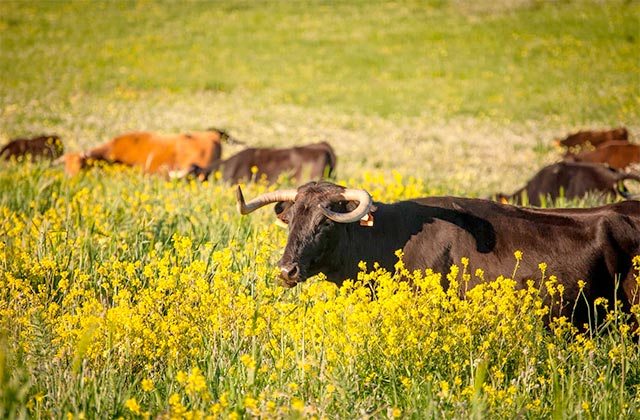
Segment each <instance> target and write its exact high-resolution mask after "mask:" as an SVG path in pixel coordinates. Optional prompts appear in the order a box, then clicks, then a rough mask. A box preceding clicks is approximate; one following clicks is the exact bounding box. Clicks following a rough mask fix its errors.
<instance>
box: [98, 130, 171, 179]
mask: <svg viewBox="0 0 640 420" xmlns="http://www.w3.org/2000/svg"><path fill="white" fill-rule="evenodd" d="M177 141H178V138H177V137H174V136H159V135H154V134H153V133H147V132H140V133H130V134H125V135H122V136H119V137H116V138H114V139H113V140H112V141H111V144H110V150H109V151H108V155H107V159H108V160H110V161H114V162H119V163H123V164H126V165H130V166H138V167H141V168H142V169H144V171H145V172H150V173H153V172H158V171H159V170H161V169H174V167H175V162H176V143H177Z"/></svg>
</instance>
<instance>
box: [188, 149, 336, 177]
mask: <svg viewBox="0 0 640 420" xmlns="http://www.w3.org/2000/svg"><path fill="white" fill-rule="evenodd" d="M335 166H336V155H335V153H334V151H333V148H332V147H331V145H330V144H329V143H327V142H322V143H315V144H308V145H306V146H298V147H291V148H286V149H271V148H266V149H260V148H249V149H245V150H243V151H241V152H239V153H237V154H235V155H233V156H231V157H230V158H229V159H226V160H221V161H217V162H214V163H213V164H212V165H210V166H209V167H207V168H198V167H196V166H194V167H193V168H192V171H191V174H192V175H194V176H196V177H198V178H200V179H207V178H208V177H209V175H210V174H211V173H212V172H215V171H217V170H221V171H222V178H223V179H224V180H225V181H228V182H231V183H237V182H240V181H242V180H245V181H248V180H251V179H254V178H255V179H260V178H261V177H262V176H263V175H264V176H265V177H266V179H267V181H269V182H274V181H276V180H277V179H278V176H280V175H281V174H283V173H289V174H291V178H292V179H294V180H296V181H300V180H301V179H307V180H308V179H321V178H323V177H324V176H327V177H329V176H331V175H332V173H333V171H334V169H335ZM252 168H257V172H256V173H255V174H254V173H253V172H252Z"/></svg>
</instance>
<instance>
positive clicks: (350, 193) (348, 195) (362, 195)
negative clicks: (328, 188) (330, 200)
mask: <svg viewBox="0 0 640 420" xmlns="http://www.w3.org/2000/svg"><path fill="white" fill-rule="evenodd" d="M340 195H341V196H342V197H343V198H344V199H345V200H347V201H352V200H353V201H357V202H358V203H359V204H358V207H356V208H355V210H353V211H350V212H349V213H337V212H335V211H331V210H329V209H328V208H326V207H323V206H322V205H321V206H320V210H321V211H322V213H323V214H324V215H325V216H327V217H328V218H329V219H331V220H333V221H334V222H338V223H353V222H357V221H358V220H360V219H362V218H363V217H364V216H365V215H366V214H367V213H369V210H370V208H371V204H372V200H371V196H370V195H369V193H368V192H366V191H365V190H355V189H351V188H347V189H345V190H344V192H343V193H342V194H340Z"/></svg>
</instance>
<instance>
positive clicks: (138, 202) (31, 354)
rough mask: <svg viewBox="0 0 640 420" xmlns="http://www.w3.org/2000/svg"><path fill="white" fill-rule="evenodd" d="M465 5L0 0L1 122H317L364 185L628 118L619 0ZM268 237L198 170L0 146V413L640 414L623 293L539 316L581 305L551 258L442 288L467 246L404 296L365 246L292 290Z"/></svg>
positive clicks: (460, 188)
mask: <svg viewBox="0 0 640 420" xmlns="http://www.w3.org/2000/svg"><path fill="white" fill-rule="evenodd" d="M481 3H482V2H474V1H470V0H469V1H467V0H451V1H445V0H438V1H436V0H434V1H425V2H398V3H393V2H358V1H356V2H330V3H327V2H305V3H302V2H268V3H267V2H264V3H262V2H244V1H228V2H220V3H207V2H193V3H188V4H178V3H173V2H143V1H141V2H113V3H107V2H105V3H90V2H69V3H58V2H42V3H39V2H30V3H23V2H2V3H0V74H2V77H0V138H1V139H2V140H7V139H8V138H10V137H15V136H18V135H24V134H39V133H40V132H56V133H58V134H60V135H61V137H62V139H63V141H64V142H65V145H66V146H67V149H68V150H79V149H81V148H83V147H87V146H90V145H95V144H97V143H99V142H102V141H105V140H107V139H109V138H110V137H112V136H114V135H115V134H118V133H120V132H123V131H127V130H134V129H149V130H158V131H185V130H189V129H202V128H206V127H209V126H219V127H223V128H226V129H227V130H229V131H230V132H231V133H232V134H233V135H234V136H235V137H237V138H239V139H241V140H244V141H245V142H247V143H248V144H250V145H261V146H266V145H292V144H300V143H305V142H313V141H319V140H326V141H329V142H330V143H331V144H332V145H334V147H335V149H336V151H337V154H338V159H339V160H338V181H339V182H341V183H343V184H345V185H348V186H354V187H358V188H365V189H367V190H368V191H369V192H370V193H371V194H372V195H373V197H374V199H376V200H380V201H394V200H399V199H404V198H411V197H417V196H424V195H434V194H457V195H465V196H487V195H489V194H491V193H493V192H497V191H505V192H511V191H513V190H515V189H516V187H518V186H519V185H521V184H523V183H524V182H525V181H526V179H527V178H528V177H529V175H531V174H533V173H534V172H535V171H536V170H537V169H539V168H540V166H541V165H543V164H546V163H550V162H552V161H553V160H555V159H556V158H557V156H558V151H557V150H555V149H554V148H553V146H552V145H551V141H552V140H553V139H554V138H557V137H559V136H562V135H564V134H566V132H568V131H571V130H574V129H576V128H582V127H602V126H609V125H626V126H627V127H629V129H630V130H631V132H632V133H636V134H635V138H636V139H637V138H638V137H637V133H638V132H640V102H639V100H638V98H640V92H639V90H640V87H639V84H638V77H639V68H638V62H637V57H638V56H640V40H639V39H638V37H639V35H638V28H639V27H640V18H639V16H640V5H639V4H638V3H637V2H633V1H631V2H628V1H604V2H595V1H594V2H591V1H563V2H545V1H536V0H531V1H529V0H500V1H495V2H491V4H490V5H489V4H486V5H481ZM2 143H4V141H3V142H2ZM239 148H240V146H228V145H225V149H224V151H223V153H224V155H226V156H228V155H229V154H231V153H232V152H234V151H236V150H239ZM280 185H288V182H287V181H286V180H282V183H281V184H280ZM243 188H244V189H245V190H246V195H247V196H253V195H255V194H259V193H261V192H264V191H265V190H267V189H269V188H276V186H266V185H264V184H262V183H257V184H250V185H247V186H244V187H243ZM639 190H640V188H638V187H636V191H639ZM599 203H601V201H599V200H597V199H595V198H593V197H587V198H586V199H584V200H579V201H574V202H567V201H565V200H561V202H559V203H557V204H558V205H560V206H590V205H594V204H599ZM285 241H286V231H285V230H283V229H281V228H280V227H278V226H277V225H276V224H275V223H274V217H273V213H272V212H271V211H270V210H266V209H265V210H260V211H258V212H255V213H253V214H252V215H251V216H248V217H240V216H239V215H238V214H237V212H236V210H235V200H234V195H233V188H232V186H229V185H225V184H223V183H221V182H217V181H215V180H212V181H211V182H205V183H196V182H182V181H171V182H168V181H166V180H163V179H159V178H154V177H149V176H143V175H142V174H140V173H139V172H138V171H136V170H133V169H127V168H120V167H112V168H94V169H92V170H89V171H87V172H85V173H83V174H81V175H79V176H77V177H74V178H67V177H65V176H64V174H63V173H62V171H61V169H60V168H57V167H50V166H49V165H47V164H46V163H40V164H27V163H24V162H8V163H4V162H3V163H2V164H0V417H3V418H4V417H25V418H26V417H30V418H33V417H35V418H40V417H46V418H49V417H54V418H61V417H64V416H69V418H82V417H120V416H122V417H125V418H134V417H135V418H138V417H156V416H160V417H176V418H202V417H206V416H213V417H214V418H218V417H230V418H240V417H251V416H263V417H268V418H272V417H289V418H298V417H312V416H313V417H318V418H323V417H325V418H356V417H369V416H373V417H376V418H381V417H382V418H395V417H413V418H433V417H436V418H452V417H455V418H469V417H474V418H485V417H492V418H496V417H499V418H513V417H526V418H540V417H554V418H562V417H570V418H634V417H638V416H639V415H640V348H639V347H638V344H637V341H634V340H633V337H632V336H633V333H634V332H633V331H631V330H630V327H629V324H628V323H627V322H626V321H627V319H628V318H629V317H630V316H635V317H637V316H639V315H640V308H638V307H635V308H634V309H633V312H634V313H633V314H623V313H620V312H619V311H615V310H614V311H612V312H610V313H609V314H608V315H606V316H604V317H603V318H602V319H599V322H598V325H593V326H592V328H591V329H587V330H583V331H578V330H576V328H575V327H573V326H572V325H571V322H570V321H571V320H570V319H564V318H563V319H557V320H552V319H550V318H549V311H548V309H547V308H545V307H544V306H543V305H542V303H541V298H542V296H544V295H547V294H551V295H552V296H554V297H555V298H556V300H557V304H567V305H573V304H574V303H573V302H564V301H563V300H562V287H560V286H559V285H558V283H557V279H556V278H555V277H554V273H549V272H547V271H546V266H545V264H544V261H539V262H538V261H536V263H540V266H539V267H540V273H539V276H538V277H537V278H533V279H531V284H530V287H529V288H528V289H527V290H514V289H513V282H512V280H511V278H512V277H513V276H514V274H515V273H516V272H517V268H518V263H519V261H521V260H522V259H526V258H527V255H526V253H525V254H521V253H519V252H518V251H519V250H513V251H514V256H513V269H514V271H512V272H508V273H504V276H503V277H501V278H498V279H487V280H491V282H488V283H486V284H485V285H484V286H482V287H478V288H475V289H473V290H472V291H470V292H468V293H467V298H466V299H464V300H462V299H460V297H459V296H458V294H457V293H455V292H454V291H453V289H449V290H446V289H443V288H442V287H441V286H440V278H441V276H447V277H448V278H449V280H450V281H451V283H452V284H453V285H458V286H460V287H462V288H464V285H465V282H466V281H468V279H469V278H470V277H471V276H483V273H482V271H476V272H473V273H471V272H468V271H467V269H466V267H467V261H466V260H464V259H463V260H461V261H459V262H457V264H456V265H455V266H453V267H451V270H450V271H449V272H448V273H433V272H431V271H429V270H427V271H426V272H416V273H404V274H405V275H407V276H410V277H411V278H412V279H413V281H414V282H415V284H418V285H420V286H421V288H420V291H419V292H418V293H415V292H414V291H413V290H410V289H409V288H408V286H407V284H406V283H402V282H398V281H397V274H394V273H386V272H383V271H382V270H379V269H378V268H377V267H362V269H363V270H362V273H361V274H359V276H358V278H357V279H352V280H353V281H350V282H347V283H346V284H345V285H344V286H343V287H342V288H340V289H338V288H336V287H335V286H334V285H332V284H331V283H329V282H326V281H324V280H323V279H322V278H318V277H316V278H313V279H310V280H309V281H307V282H306V283H305V284H303V285H300V286H298V287H296V288H294V289H291V290H290V289H283V288H281V287H280V286H279V282H278V279H277V273H276V272H275V270H274V267H275V263H276V261H277V260H278V258H279V255H280V252H281V250H282V248H283V246H284V244H285ZM553 241H554V239H553V238H549V246H553ZM398 256H399V258H400V259H399V262H398V265H397V270H398V272H399V273H402V272H403V266H402V262H401V255H398ZM567 258H568V259H570V256H567ZM636 269H637V279H638V283H639V284H640V258H639V259H637V260H636ZM374 290H375V294H376V299H371V295H372V293H373V291H374ZM605 304H606V302H598V303H597V305H598V306H600V305H602V306H604V305H605ZM614 306H615V305H614ZM592 309H593V310H594V311H595V310H596V308H592ZM548 323H550V327H545V325H546V324H548ZM636 334H637V333H636ZM636 340H637V335H636Z"/></svg>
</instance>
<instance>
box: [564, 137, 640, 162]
mask: <svg viewBox="0 0 640 420" xmlns="http://www.w3.org/2000/svg"><path fill="white" fill-rule="evenodd" d="M567 160H573V161H576V162H592V163H603V164H606V165H609V166H611V167H612V168H616V169H625V168H627V167H629V166H631V165H633V164H636V163H640V144H632V143H627V142H623V141H610V142H608V143H604V144H603V145H601V146H600V147H598V148H597V149H596V150H591V151H587V152H581V153H578V154H576V155H568V156H567Z"/></svg>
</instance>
